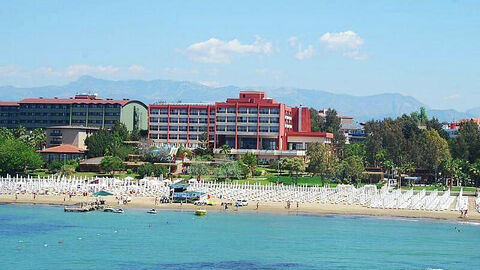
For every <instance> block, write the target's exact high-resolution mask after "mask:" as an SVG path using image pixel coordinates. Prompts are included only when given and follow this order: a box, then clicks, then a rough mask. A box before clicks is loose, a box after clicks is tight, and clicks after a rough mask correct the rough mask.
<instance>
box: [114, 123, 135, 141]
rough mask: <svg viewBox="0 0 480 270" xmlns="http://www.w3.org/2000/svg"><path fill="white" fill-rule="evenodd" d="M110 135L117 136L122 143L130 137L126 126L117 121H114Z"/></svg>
mask: <svg viewBox="0 0 480 270" xmlns="http://www.w3.org/2000/svg"><path fill="white" fill-rule="evenodd" d="M110 132H111V133H112V134H118V136H120V138H121V140H122V141H126V140H128V139H129V137H130V133H129V132H128V129H127V126H126V125H125V124H124V123H121V122H119V121H115V123H114V124H113V126H112V128H111V129H110Z"/></svg>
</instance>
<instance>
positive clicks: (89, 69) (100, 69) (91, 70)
mask: <svg viewBox="0 0 480 270" xmlns="http://www.w3.org/2000/svg"><path fill="white" fill-rule="evenodd" d="M119 71H120V68H119V67H115V66H112V65H108V66H102V65H98V66H91V65H87V64H74V65H70V66H68V67H67V68H65V69H63V70H55V69H53V68H51V67H41V68H39V69H38V72H39V73H41V74H44V75H47V76H52V77H66V78H74V77H79V76H83V75H114V74H116V73H118V72H119Z"/></svg>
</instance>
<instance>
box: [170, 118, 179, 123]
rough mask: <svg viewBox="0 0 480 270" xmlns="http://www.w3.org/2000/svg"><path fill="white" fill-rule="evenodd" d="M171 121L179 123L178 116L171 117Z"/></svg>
mask: <svg viewBox="0 0 480 270" xmlns="http://www.w3.org/2000/svg"><path fill="white" fill-rule="evenodd" d="M170 123H178V118H176V117H170Z"/></svg>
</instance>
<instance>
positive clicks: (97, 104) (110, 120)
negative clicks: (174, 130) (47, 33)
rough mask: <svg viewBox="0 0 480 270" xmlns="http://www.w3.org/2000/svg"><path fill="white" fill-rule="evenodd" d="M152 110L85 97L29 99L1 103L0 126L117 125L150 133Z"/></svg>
mask: <svg viewBox="0 0 480 270" xmlns="http://www.w3.org/2000/svg"><path fill="white" fill-rule="evenodd" d="M147 118H148V108H147V106H146V105H145V104H144V103H143V102H140V101H136V100H129V99H122V100H114V99H102V98H101V97H99V96H98V95H89V94H81V95H76V96H75V97H72V98H27V99H23V100H21V101H19V102H0V126H3V127H7V128H16V127H17V126H20V125H21V126H24V127H26V128H27V129H34V128H46V127H51V126H66V125H68V126H84V127H98V128H109V127H111V126H113V124H114V123H115V122H117V121H118V122H121V123H124V124H125V125H126V126H127V129H129V130H132V129H133V128H134V127H136V128H138V129H139V130H146V129H147V128H148V123H147Z"/></svg>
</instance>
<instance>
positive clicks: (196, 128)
mask: <svg viewBox="0 0 480 270" xmlns="http://www.w3.org/2000/svg"><path fill="white" fill-rule="evenodd" d="M188 131H193V132H197V131H198V127H194V126H189V127H188Z"/></svg>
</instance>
